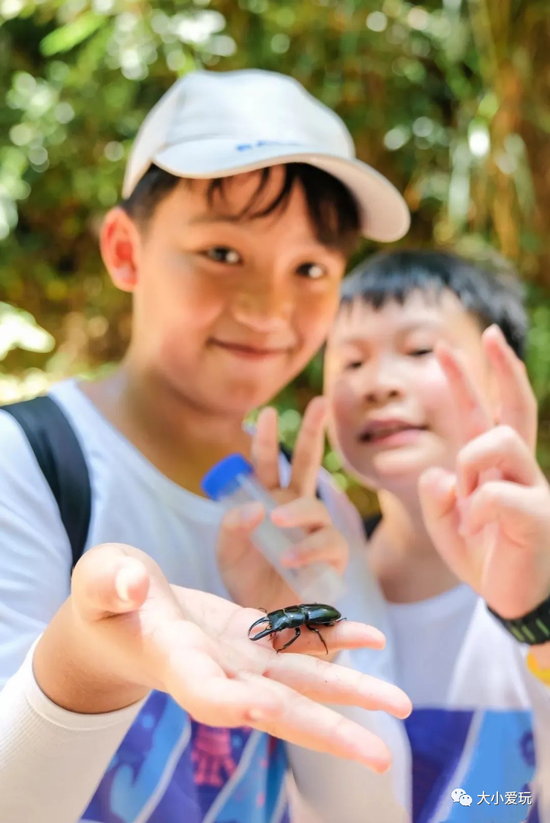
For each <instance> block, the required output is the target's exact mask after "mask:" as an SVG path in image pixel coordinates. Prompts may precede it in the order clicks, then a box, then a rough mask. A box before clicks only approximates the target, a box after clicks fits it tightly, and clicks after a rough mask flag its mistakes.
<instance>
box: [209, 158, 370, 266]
mask: <svg viewBox="0 0 550 823" xmlns="http://www.w3.org/2000/svg"><path fill="white" fill-rule="evenodd" d="M283 169H284V176H283V179H282V183H281V186H280V188H279V191H276V192H275V193H274V194H272V195H269V196H266V190H267V187H268V184H269V182H270V180H271V179H272V175H273V168H272V167H267V168H265V169H261V170H260V172H259V175H258V185H257V187H256V190H255V191H254V193H253V194H252V196H251V198H250V200H249V201H248V203H247V204H246V206H245V207H244V208H243V209H242V210H241V211H240V213H239V214H238V215H237V216H236V217H237V219H238V220H256V219H260V218H262V217H267V216H268V215H270V214H274V213H276V212H277V211H284V209H285V208H286V207H287V206H288V202H289V199H290V196H291V194H292V191H293V189H294V187H295V186H296V185H297V184H298V185H300V186H301V187H302V189H303V191H304V194H305V198H306V203H307V208H308V212H309V217H310V219H311V223H312V225H313V228H314V231H315V236H316V237H317V240H319V242H320V243H322V244H323V245H325V246H329V247H333V248H337V249H339V250H341V251H342V252H344V253H345V254H346V255H348V254H349V253H351V251H352V250H353V248H354V247H355V245H356V244H357V241H358V239H359V232H360V218H359V209H358V207H357V203H356V202H355V199H354V197H353V195H352V194H351V192H350V191H349V190H348V189H347V188H346V187H345V186H344V185H343V183H341V182H340V181H339V180H337V179H336V178H335V177H332V175H330V174H328V173H327V172H325V171H322V170H321V169H318V168H316V167H315V166H310V165H308V164H307V163H288V164H285V165H284V166H283ZM232 179H233V178H232V177H221V178H217V179H215V180H212V182H211V183H210V186H209V188H208V198H209V202H210V205H211V206H212V207H213V205H214V199H215V198H216V197H221V198H222V199H224V200H225V199H226V193H227V188H228V186H229V185H230V184H231V180H232Z"/></svg>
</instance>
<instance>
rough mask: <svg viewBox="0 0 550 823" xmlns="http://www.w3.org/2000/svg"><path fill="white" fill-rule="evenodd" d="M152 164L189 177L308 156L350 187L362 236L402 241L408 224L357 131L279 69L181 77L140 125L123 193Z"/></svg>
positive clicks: (397, 196) (128, 191) (406, 212)
mask: <svg viewBox="0 0 550 823" xmlns="http://www.w3.org/2000/svg"><path fill="white" fill-rule="evenodd" d="M152 163H154V164H155V165H157V166H159V167H160V168H162V169H164V170H165V171H167V172H170V174H173V175H175V176H177V177H188V178H217V177H228V176H230V175H234V174H239V173H241V172H246V171H253V170H255V169H263V168H266V167H268V166H275V165H280V164H283V163H308V164H309V165H311V166H316V167H317V168H319V169H323V170H324V171H326V172H328V173H329V174H331V175H332V176H333V177H336V178H337V179H338V180H340V181H341V182H342V183H343V184H344V185H345V186H346V187H347V188H348V189H349V190H350V191H351V193H352V194H353V195H354V197H355V199H356V201H357V203H358V205H359V208H360V215H361V230H362V233H363V235H364V236H365V237H369V238H371V239H372V240H379V241H391V240H398V239H399V238H400V237H403V235H404V234H405V233H406V232H407V230H408V228H409V224H410V215H409V210H408V208H407V205H406V203H405V201H404V200H403V198H402V196H401V195H400V194H399V192H398V191H397V189H396V188H395V187H394V186H393V185H392V184H391V183H390V182H389V181H388V180H386V178H385V177H383V176H382V175H381V174H379V172H377V171H375V170H374V169H373V168H371V167H370V166H368V165H367V164H366V163H362V162H361V161H360V160H357V158H356V157H355V147H354V145H353V140H352V137H351V135H350V133H349V131H348V130H347V128H346V126H345V125H344V123H343V121H342V120H341V119H340V118H339V117H338V115H337V114H335V113H334V112H333V111H332V110H331V109H329V108H327V106H325V105H324V104H322V103H320V102H319V101H318V100H316V99H315V98H314V97H312V96H311V95H310V94H309V93H308V92H307V91H306V90H305V89H304V88H303V86H301V85H300V83H298V82H297V81H296V80H293V79H292V78H291V77H287V76H286V75H283V74H278V73H276V72H270V71H260V70H257V69H248V70H243V71H230V72H210V71H197V72H192V73H191V74H187V75H185V76H184V77H182V78H180V79H179V80H177V81H176V83H174V85H173V86H172V87H171V88H170V89H169V90H168V91H167V92H166V94H165V95H164V96H163V97H161V99H160V100H159V102H158V103H157V104H156V105H155V106H154V107H153V109H152V110H151V111H150V112H149V114H148V115H147V117H146V118H145V120H144V122H143V123H142V125H141V128H140V129H139V132H138V134H137V137H136V140H135V142H134V145H133V147H132V151H131V153H130V157H129V160H128V165H127V167H126V174H125V177H124V186H123V190H122V193H123V196H124V197H126V198H127V197H129V196H130V194H131V193H132V191H133V190H134V189H135V187H136V185H137V184H138V182H139V180H140V179H141V178H142V177H143V175H144V174H145V172H146V171H147V169H148V168H149V166H150V165H151V164H152Z"/></svg>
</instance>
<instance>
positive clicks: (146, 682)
mask: <svg viewBox="0 0 550 823" xmlns="http://www.w3.org/2000/svg"><path fill="white" fill-rule="evenodd" d="M261 616H262V615H261V613H260V612H258V611H255V610H253V609H243V608H241V607H240V606H237V605H235V604H234V603H230V602H228V601H226V600H223V599H222V598H219V597H215V596H214V595H210V594H205V593H204V592H200V591H196V590H193V589H183V588H181V587H178V586H170V585H169V584H168V581H167V580H166V578H165V577H164V575H163V574H162V572H161V570H160V569H159V567H158V566H157V565H156V563H155V562H154V561H153V560H152V559H151V558H150V557H148V556H147V555H146V554H144V553H143V552H141V551H139V550H138V549H134V548H132V547H129V546H121V545H104V546H99V547H97V548H95V549H92V550H91V551H89V552H87V553H86V554H85V555H84V557H83V558H82V559H81V560H80V561H79V563H78V564H77V566H76V568H75V571H74V575H73V591H72V595H71V597H70V598H69V600H68V601H66V603H65V605H64V606H63V607H62V608H61V609H60V611H59V612H58V613H57V615H56V617H55V618H54V620H53V621H52V623H51V624H50V625H49V626H48V628H47V629H46V631H45V632H44V635H43V636H42V638H41V639H40V641H39V643H38V645H37V648H36V650H35V655H34V661H33V663H34V670H35V676H36V679H37V681H38V684H39V685H40V687H41V688H42V690H43V691H44V692H45V693H46V694H47V695H48V696H49V697H50V698H51V699H52V700H53V701H54V702H56V703H58V705H61V706H63V707H64V708H66V709H69V710H71V711H77V712H82V713H94V712H101V711H112V710H113V709H115V708H121V707H122V706H124V705H128V704H129V703H132V702H135V701H136V700H138V699H140V698H141V697H142V696H144V695H145V694H146V693H147V691H148V690H150V689H158V690H160V691H164V692H167V693H169V694H170V695H172V697H173V698H174V699H175V700H176V701H177V702H178V703H179V704H180V705H181V706H182V707H183V708H184V709H185V710H186V711H188V712H189V713H190V715H191V716H192V717H193V718H195V719H196V720H198V721H200V722H202V723H206V724H208V725H212V726H226V727H233V726H240V725H249V726H252V727H254V728H256V729H260V730H262V731H265V732H268V733H269V734H272V735H274V736H276V737H280V738H282V739H284V740H288V741H290V742H293V743H296V744H297V745H300V746H306V747H308V748H311V749H314V750H316V751H322V752H327V751H330V752H332V753H333V754H335V755H336V756H339V757H343V758H347V759H351V760H357V761H360V762H362V763H364V764H366V765H368V766H369V767H370V768H372V769H373V770H374V771H380V772H382V771H385V769H386V768H387V767H388V766H389V765H390V753H389V750H388V748H387V747H386V745H385V744H384V743H383V742H382V741H381V740H380V739H378V738H377V737H376V736H375V735H373V734H372V733H370V732H368V731H367V730H365V729H364V728H362V727H361V726H359V725H357V724H355V723H354V722H352V721H350V720H348V719H345V718H344V717H342V716H340V715H338V714H337V713H336V712H334V711H332V709H329V708H328V707H326V706H323V705H321V703H320V702H317V701H323V702H327V703H337V704H338V703H339V704H342V705H357V706H361V707H363V708H365V709H368V710H383V711H388V712H390V713H392V714H395V715H396V716H398V717H401V718H402V717H406V716H407V715H408V714H409V713H410V710H411V706H410V701H409V700H408V698H407V697H406V695H405V694H404V693H403V692H402V691H401V690H400V689H398V688H397V687H395V686H393V685H390V684H388V683H384V682H383V681H379V680H377V679H375V678H373V677H369V676H367V675H359V674H358V673H357V672H355V671H353V670H351V669H347V668H344V667H340V666H337V665H335V664H331V663H326V662H325V661H324V660H322V659H315V658H314V657H310V656H309V655H316V654H321V653H322V652H323V650H322V649H319V644H318V643H317V642H315V641H317V638H316V637H315V636H314V635H313V634H312V633H310V632H303V633H302V635H301V637H300V638H299V639H298V640H297V641H296V643H295V644H293V646H292V650H293V651H296V652H301V654H300V653H298V654H277V653H276V651H275V650H274V648H273V645H272V643H271V641H270V640H269V638H267V637H266V638H264V639H263V640H259V641H257V642H252V641H251V640H249V638H248V636H247V633H248V629H249V627H250V626H251V625H252V623H253V622H254V621H255V620H257V619H258V618H259V617H261ZM292 634H293V633H292V632H288V631H287V632H285V633H282V634H281V641H284V640H285V638H286V639H289V635H290V636H292ZM323 636H324V638H325V640H326V643H327V645H328V647H329V649H330V650H331V651H333V652H334V651H338V650H340V649H347V648H350V649H351V648H359V647H373V648H382V647H383V645H384V637H383V635H382V634H381V633H380V632H379V631H378V630H377V629H374V628H371V627H368V626H366V625H363V624H360V623H353V622H351V621H343V622H341V623H338V624H337V625H336V626H333V627H331V628H326V629H323Z"/></svg>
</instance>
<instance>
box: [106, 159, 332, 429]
mask: <svg viewBox="0 0 550 823" xmlns="http://www.w3.org/2000/svg"><path fill="white" fill-rule="evenodd" d="M258 182H259V173H258V172H251V173H247V174H241V175H238V176H236V177H233V178H231V179H230V180H228V181H227V185H226V187H225V189H224V194H223V195H220V194H219V193H217V194H216V195H215V197H214V201H213V204H212V205H209V202H208V198H207V187H208V183H209V181H203V180H196V181H193V182H192V183H191V184H187V183H181V184H180V185H178V186H177V187H176V188H175V189H174V190H173V191H172V192H171V193H170V194H169V195H168V196H166V197H165V199H164V200H162V201H161V202H160V204H159V205H158V206H157V208H156V211H155V213H154V215H153V216H152V217H151V219H150V223H149V224H147V226H146V227H145V228H144V229H143V230H140V231H137V230H136V228H135V226H134V224H131V221H130V224H131V225H130V227H129V231H128V232H127V234H128V242H129V243H130V246H129V250H128V249H127V253H128V254H130V252H131V258H132V259H131V261H129V264H130V265H131V267H132V271H133V279H132V283H131V287H130V290H132V291H133V292H134V321H133V322H134V327H133V335H132V346H131V355H130V356H131V357H133V358H134V360H135V359H136V358H137V359H138V360H139V364H140V368H142V369H149V370H153V371H154V372H156V373H157V375H158V374H160V376H161V378H162V379H163V380H164V381H166V382H168V383H169V384H170V386H171V388H172V389H173V390H175V391H176V392H177V393H178V394H180V395H181V396H184V397H186V398H187V400H188V401H190V402H191V403H192V404H193V405H194V406H195V407H198V408H200V409H202V410H205V411H209V412H212V411H214V412H218V413H219V412H223V413H224V414H229V415H233V414H237V415H242V414H244V413H246V412H247V411H249V410H250V409H252V408H254V407H256V406H258V405H260V404H262V403H265V402H266V401H267V400H269V399H270V398H271V397H272V396H273V395H274V394H276V393H277V392H278V391H279V390H280V389H281V388H282V387H284V386H285V385H286V384H287V383H288V382H289V381H290V380H291V379H292V378H293V377H294V376H295V375H296V374H297V373H298V372H299V371H300V370H301V369H302V368H303V367H304V366H305V365H306V363H307V362H308V361H309V360H310V359H311V357H312V356H313V355H314V354H315V352H316V351H317V350H318V349H319V347H320V346H321V345H322V343H323V341H324V339H325V337H326V335H327V332H328V330H329V327H330V324H331V322H332V320H333V318H334V314H335V312H336V309H337V305H338V290H339V284H340V280H341V278H342V275H343V272H344V267H345V257H344V254H343V253H342V252H340V251H337V250H334V249H329V248H327V247H325V246H323V245H322V244H321V243H320V242H319V241H318V240H317V239H316V237H315V233H314V230H313V228H312V226H311V224H310V220H309V216H308V212H307V209H306V201H305V197H304V194H303V192H302V190H301V188H299V187H295V188H294V190H293V191H292V192H291V195H290V199H289V201H288V206H287V208H286V209H284V210H280V209H279V210H276V211H275V212H274V213H272V214H271V215H269V216H267V217H262V218H260V219H253V220H249V219H243V220H241V219H236V217H237V215H238V214H239V212H240V211H241V210H243V209H245V207H246V206H247V205H248V203H249V201H250V198H251V197H252V196H253V195H254V194H255V192H256V190H257V187H258ZM281 184H282V168H280V167H279V168H275V169H273V171H272V174H271V176H270V178H269V180H268V184H267V186H266V189H265V193H264V195H263V197H262V198H261V199H260V201H259V203H257V204H256V205H257V206H259V207H261V206H262V204H263V205H266V204H267V203H271V202H272V201H273V199H274V197H276V196H277V194H278V193H279V192H280V189H281ZM117 219H119V220H121V221H123V222H124V220H126V221H129V218H127V216H126V215H124V213H121V212H120V210H118V217H117ZM127 228H128V227H127ZM106 235H107V236H108V232H106ZM103 245H104V256H105V259H106V261H107V263H108V265H109V248H107V246H108V243H106V242H105V241H104V244H103ZM109 267H110V269H111V273H112V274H113V268H114V267H113V265H112V264H111V265H110V266H109ZM113 276H114V279H115V281H116V282H117V283H118V284H119V285H122V287H125V284H124V283H121V281H120V277H119V278H118V279H117V274H116V272H115V273H114V275H113ZM126 276H127V277H128V276H129V275H128V272H126ZM126 287H127V288H128V286H127V285H126Z"/></svg>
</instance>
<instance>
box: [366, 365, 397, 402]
mask: <svg viewBox="0 0 550 823" xmlns="http://www.w3.org/2000/svg"><path fill="white" fill-rule="evenodd" d="M362 389H363V391H362V394H363V397H364V399H365V400H366V401H367V403H368V404H369V405H373V406H381V405H385V404H386V403H389V402H390V401H392V400H398V399H399V398H401V397H402V396H403V387H402V386H401V384H400V382H399V380H398V379H396V376H395V374H392V373H391V370H390V369H387V370H386V369H385V368H384V366H383V365H380V366H378V367H375V368H373V369H372V370H371V373H370V375H368V376H367V379H366V380H365V383H364V385H363V387H362Z"/></svg>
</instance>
